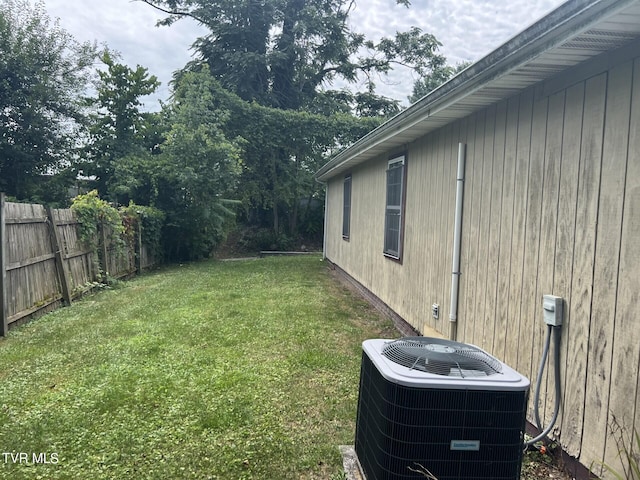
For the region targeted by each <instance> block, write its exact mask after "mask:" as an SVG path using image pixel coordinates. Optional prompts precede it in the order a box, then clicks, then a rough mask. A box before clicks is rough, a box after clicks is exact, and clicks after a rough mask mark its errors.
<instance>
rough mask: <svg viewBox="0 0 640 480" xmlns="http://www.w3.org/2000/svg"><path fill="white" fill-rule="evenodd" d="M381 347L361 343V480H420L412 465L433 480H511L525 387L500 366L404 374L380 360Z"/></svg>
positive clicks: (379, 342) (515, 474) (516, 471)
mask: <svg viewBox="0 0 640 480" xmlns="http://www.w3.org/2000/svg"><path fill="white" fill-rule="evenodd" d="M420 338H423V339H424V338H427V337H420ZM434 340H436V339H434ZM438 341H440V340H439V339H438ZM389 342H390V340H383V339H374V340H366V341H365V342H364V343H363V344H362V349H363V352H362V366H361V373H360V390H359V396H358V413H357V419H356V439H355V450H356V454H357V456H358V460H359V462H360V466H361V468H362V470H363V472H364V474H365V476H366V478H367V480H397V479H417V478H422V479H424V478H425V477H424V475H421V474H419V473H415V472H412V471H411V470H410V469H409V467H411V468H413V469H419V468H420V466H422V467H425V468H426V469H428V470H429V472H431V474H432V475H433V476H435V477H436V478H437V479H438V480H453V479H472V478H473V479H492V480H499V479H512V480H518V479H519V478H520V469H521V464H522V448H523V434H524V426H525V416H526V409H527V401H528V395H529V380H528V379H526V378H525V377H523V376H522V375H520V374H519V373H518V372H516V371H515V370H513V369H511V368H510V367H508V366H507V365H505V364H503V363H501V362H499V363H500V365H501V367H502V368H501V372H500V373H499V374H495V375H488V376H472V377H456V376H445V375H438V374H434V373H429V372H426V371H420V370H417V369H412V368H408V367H405V366H402V365H399V364H398V363H395V362H394V361H392V360H390V359H389V358H387V357H386V356H384V355H383V354H382V350H383V348H384V346H385V345H386V344H388V343H389ZM471 347H473V348H476V349H478V347H474V346H471ZM478 350H480V349H478ZM481 352H482V353H484V354H486V352H483V351H481ZM486 355H488V354H486ZM491 359H492V360H495V359H494V358H493V357H491Z"/></svg>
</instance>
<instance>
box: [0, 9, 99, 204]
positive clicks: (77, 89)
mask: <svg viewBox="0 0 640 480" xmlns="http://www.w3.org/2000/svg"><path fill="white" fill-rule="evenodd" d="M0 52H2V54H1V55H0V189H1V190H4V191H6V192H7V193H8V194H9V195H11V196H13V197H15V198H17V199H22V200H27V199H30V200H34V201H38V200H40V201H48V200H51V199H52V198H54V199H55V198H60V192H61V191H62V192H63V191H64V190H65V189H66V187H67V186H68V184H67V183H66V182H62V184H60V182H58V180H60V179H61V178H66V179H70V180H73V177H71V176H66V177H64V176H62V177H58V178H57V179H56V180H55V181H54V180H52V175H53V174H56V173H60V172H61V171H62V170H64V169H65V168H66V167H68V166H69V164H70V158H71V157H72V152H73V149H74V148H75V147H76V146H77V144H76V139H77V138H78V132H79V130H80V129H81V128H82V122H83V109H82V105H81V102H80V96H81V93H82V92H84V90H85V87H86V86H87V81H88V79H89V78H90V74H89V70H90V67H91V66H92V64H93V61H94V58H95V56H96V46H95V44H90V43H83V44H80V43H78V42H77V41H76V40H74V39H73V37H72V36H71V35H70V34H69V33H67V32H66V31H64V30H63V29H62V28H61V27H60V25H59V24H58V22H52V21H51V19H50V18H49V17H48V16H47V15H46V13H45V7H44V3H43V2H38V3H36V4H35V5H31V3H30V2H29V1H27V0H4V1H3V2H2V3H0Z"/></svg>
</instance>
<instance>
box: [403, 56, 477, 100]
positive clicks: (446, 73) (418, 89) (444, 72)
mask: <svg viewBox="0 0 640 480" xmlns="http://www.w3.org/2000/svg"><path fill="white" fill-rule="evenodd" d="M469 65H471V62H461V63H459V64H457V65H456V66H455V67H454V66H451V65H447V63H446V60H445V59H444V57H442V60H441V61H440V62H438V64H437V65H434V67H433V68H432V69H431V71H429V72H428V73H427V74H426V75H423V76H422V77H421V78H419V79H418V80H416V81H415V83H414V84H413V91H412V92H411V95H410V96H409V97H407V98H408V99H409V101H410V102H411V103H414V102H417V101H418V100H420V99H421V98H422V97H424V96H425V95H427V94H429V93H431V92H432V91H433V90H435V89H436V88H438V87H439V86H440V85H442V84H443V83H445V82H446V81H447V80H449V79H450V78H452V77H453V76H454V75H456V74H457V73H459V72H461V71H462V70H464V69H465V68H467V67H468V66H469Z"/></svg>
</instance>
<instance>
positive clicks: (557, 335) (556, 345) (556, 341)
mask: <svg viewBox="0 0 640 480" xmlns="http://www.w3.org/2000/svg"><path fill="white" fill-rule="evenodd" d="M560 328H561V327H560V326H557V327H552V326H551V325H549V326H548V328H547V338H546V341H545V345H544V350H543V353H542V360H541V362H540V369H539V370H538V379H537V381H536V391H535V395H534V402H535V404H534V415H535V419H536V426H537V427H538V430H540V429H541V428H542V426H541V422H540V411H539V406H538V404H539V402H540V386H541V385H542V374H543V373H544V366H545V364H546V363H547V357H548V356H549V343H550V340H551V331H552V330H553V333H554V335H553V356H554V361H553V363H554V365H553V366H554V377H555V380H554V383H555V387H556V388H555V389H556V399H555V407H554V409H553V416H552V417H551V421H550V422H549V425H547V427H546V428H545V429H544V430H543V431H542V432H540V434H539V435H538V436H537V437H535V438H532V439H531V440H529V441H527V442H524V446H525V447H529V446H531V445H533V444H534V443H536V442H539V441H540V440H542V439H543V438H545V437H546V436H547V434H548V433H549V432H550V431H551V429H552V428H553V426H554V425H555V423H556V420H557V419H558V412H559V411H560V400H561V396H562V389H561V385H560V340H561V330H560Z"/></svg>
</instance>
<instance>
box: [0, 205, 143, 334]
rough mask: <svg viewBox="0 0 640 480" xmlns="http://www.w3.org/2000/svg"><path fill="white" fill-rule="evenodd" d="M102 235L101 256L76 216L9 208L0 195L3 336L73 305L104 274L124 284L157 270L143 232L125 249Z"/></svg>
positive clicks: (33, 208) (38, 208) (40, 208)
mask: <svg viewBox="0 0 640 480" xmlns="http://www.w3.org/2000/svg"><path fill="white" fill-rule="evenodd" d="M99 232H100V239H99V240H100V242H99V244H100V247H99V249H98V250H99V251H98V252H97V254H96V252H93V251H92V250H90V249H87V248H86V246H84V245H83V244H82V242H81V240H80V236H79V233H78V221H77V220H76V218H75V216H74V214H73V211H72V210H70V209H51V208H47V207H44V206H43V205H36V204H23V203H11V202H6V201H5V197H4V194H3V193H0V316H1V318H0V336H5V335H6V333H7V331H8V328H9V326H10V325H11V324H15V323H17V322H21V321H25V320H26V319H28V318H29V317H31V316H33V315H35V314H38V313H42V312H46V311H50V310H53V309H55V308H57V307H58V306H60V305H61V304H62V303H65V304H67V305H69V304H71V302H72V300H73V299H74V298H77V297H78V296H80V295H82V294H83V293H85V292H86V291H87V290H90V289H91V288H92V287H93V286H95V285H96V282H99V281H102V275H103V274H108V276H109V277H111V278H123V277H126V276H131V275H133V274H135V273H136V272H139V271H141V270H144V269H146V268H149V267H151V266H153V265H154V263H155V261H154V257H153V255H152V254H151V253H150V252H149V251H148V249H147V248H146V247H145V246H144V245H142V242H141V232H140V228H138V229H137V234H136V235H135V237H136V238H135V239H134V240H133V241H131V240H130V241H126V242H125V246H124V248H116V247H115V246H114V245H111V244H110V242H109V240H108V238H109V235H107V233H108V232H106V231H105V229H99Z"/></svg>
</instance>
